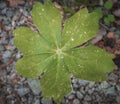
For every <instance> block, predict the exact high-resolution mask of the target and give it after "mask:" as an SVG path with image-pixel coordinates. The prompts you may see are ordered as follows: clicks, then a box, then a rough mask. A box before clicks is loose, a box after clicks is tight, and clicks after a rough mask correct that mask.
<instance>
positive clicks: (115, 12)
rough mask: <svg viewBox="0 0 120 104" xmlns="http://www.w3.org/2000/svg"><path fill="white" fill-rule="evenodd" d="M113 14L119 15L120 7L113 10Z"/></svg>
mask: <svg viewBox="0 0 120 104" xmlns="http://www.w3.org/2000/svg"><path fill="white" fill-rule="evenodd" d="M113 14H114V15H115V16H117V17H120V9H117V10H115V11H114V12H113Z"/></svg>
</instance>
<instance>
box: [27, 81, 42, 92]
mask: <svg viewBox="0 0 120 104" xmlns="http://www.w3.org/2000/svg"><path fill="white" fill-rule="evenodd" d="M28 84H29V86H30V88H31V90H32V91H33V93H34V94H39V93H40V91H41V90H40V80H38V79H28Z"/></svg>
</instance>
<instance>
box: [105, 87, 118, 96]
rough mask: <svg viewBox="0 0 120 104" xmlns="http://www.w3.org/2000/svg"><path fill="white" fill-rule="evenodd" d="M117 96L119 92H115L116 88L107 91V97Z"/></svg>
mask: <svg viewBox="0 0 120 104" xmlns="http://www.w3.org/2000/svg"><path fill="white" fill-rule="evenodd" d="M116 94H117V92H116V90H115V87H110V88H108V89H107V91H106V95H116Z"/></svg>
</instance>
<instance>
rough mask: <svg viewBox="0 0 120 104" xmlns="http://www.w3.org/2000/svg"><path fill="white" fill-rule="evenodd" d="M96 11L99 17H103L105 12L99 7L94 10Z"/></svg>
mask: <svg viewBox="0 0 120 104" xmlns="http://www.w3.org/2000/svg"><path fill="white" fill-rule="evenodd" d="M94 12H96V13H97V14H98V16H99V18H102V17H103V13H102V10H101V9H99V8H97V9H95V10H94Z"/></svg>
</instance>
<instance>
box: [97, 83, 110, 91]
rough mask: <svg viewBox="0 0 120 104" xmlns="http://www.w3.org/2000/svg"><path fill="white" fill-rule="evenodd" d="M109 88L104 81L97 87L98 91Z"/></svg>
mask: <svg viewBox="0 0 120 104" xmlns="http://www.w3.org/2000/svg"><path fill="white" fill-rule="evenodd" d="M108 87H110V85H109V84H108V83H107V82H106V81H103V82H102V83H101V84H100V86H99V89H106V88H108Z"/></svg>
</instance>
